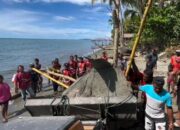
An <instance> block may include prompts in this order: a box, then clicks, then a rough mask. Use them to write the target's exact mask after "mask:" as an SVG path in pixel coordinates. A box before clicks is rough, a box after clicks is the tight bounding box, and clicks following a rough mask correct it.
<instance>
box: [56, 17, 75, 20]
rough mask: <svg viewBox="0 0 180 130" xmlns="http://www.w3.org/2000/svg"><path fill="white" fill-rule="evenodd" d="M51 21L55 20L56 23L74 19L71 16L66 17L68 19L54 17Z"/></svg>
mask: <svg viewBox="0 0 180 130" xmlns="http://www.w3.org/2000/svg"><path fill="white" fill-rule="evenodd" d="M53 19H55V20H56V21H72V20H74V19H75V18H74V17H72V16H68V17H63V16H54V17H53Z"/></svg>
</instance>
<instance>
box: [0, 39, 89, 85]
mask: <svg viewBox="0 0 180 130" xmlns="http://www.w3.org/2000/svg"><path fill="white" fill-rule="evenodd" d="M91 47H92V43H91V41H90V40H37V39H0V74H2V75H3V76H4V78H5V81H6V82H8V83H10V84H11V78H12V75H13V74H14V73H15V72H16V68H17V66H18V65H19V64H22V65H24V66H25V69H26V70H27V69H28V66H29V64H30V63H33V60H34V58H36V57H37V58H39V59H40V63H41V64H42V67H43V68H46V67H47V66H50V65H51V61H52V60H53V59H54V58H59V60H60V63H64V62H66V61H67V60H68V58H69V56H70V55H74V54H77V55H79V56H84V55H86V54H88V53H90V52H92V50H91Z"/></svg>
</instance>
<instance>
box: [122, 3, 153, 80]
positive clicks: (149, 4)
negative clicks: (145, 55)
mask: <svg viewBox="0 0 180 130" xmlns="http://www.w3.org/2000/svg"><path fill="white" fill-rule="evenodd" d="M152 2H153V0H148V2H147V6H146V8H145V11H144V14H143V18H142V20H141V24H140V27H139V31H138V33H137V36H136V39H135V41H134V46H133V49H132V52H131V56H130V61H129V64H128V67H127V70H126V73H125V76H126V77H127V76H128V73H129V70H130V68H131V65H132V61H133V59H134V55H135V52H136V48H137V46H138V44H139V40H140V37H141V34H142V32H143V29H144V25H145V22H146V17H147V14H148V12H149V10H150V8H151V5H152Z"/></svg>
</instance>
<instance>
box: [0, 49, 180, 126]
mask: <svg viewBox="0 0 180 130" xmlns="http://www.w3.org/2000/svg"><path fill="white" fill-rule="evenodd" d="M101 59H102V60H105V61H108V59H109V57H108V56H107V53H106V52H103V53H102V56H101ZM157 61H158V53H157V50H156V49H153V50H152V53H150V54H148V55H147V56H146V67H145V70H144V71H143V72H140V71H139V69H138V67H137V66H136V63H135V60H133V62H132V67H131V69H130V71H129V74H128V76H127V77H126V78H127V80H128V81H129V82H130V83H131V87H132V90H133V94H134V95H135V96H137V97H138V95H139V92H140V91H142V94H141V100H142V104H143V105H142V106H141V108H140V110H141V111H140V115H139V116H141V117H143V118H141V120H140V122H141V123H142V125H143V126H144V127H145V129H146V130H153V129H156V130H165V129H166V123H167V119H166V116H165V115H166V114H165V110H166V113H167V118H168V128H169V130H173V127H174V125H175V126H176V127H180V77H179V75H180V50H177V51H176V54H175V55H173V56H172V57H171V61H170V64H169V66H168V67H167V68H168V74H167V81H165V80H164V78H163V77H160V76H156V77H155V76H154V70H155V69H157ZM118 66H119V67H120V69H121V70H122V71H124V72H125V71H126V68H127V59H126V58H125V56H124V55H123V54H119V59H118ZM29 67H30V68H29V70H28V71H27V72H26V71H24V66H23V65H19V66H18V69H17V73H16V74H15V75H14V76H13V78H12V82H13V83H14V85H15V92H18V89H19V90H20V91H21V95H22V98H23V100H24V101H25V100H26V95H27V93H29V95H30V97H32V98H33V97H35V96H36V93H37V92H39V91H41V89H42V82H43V78H42V77H41V75H40V74H38V73H36V72H35V71H33V70H32V68H36V69H38V70H41V64H40V63H39V59H37V58H36V59H35V60H34V63H33V64H30V66H29ZM92 67H93V65H92V62H91V60H90V58H89V57H86V58H83V57H78V56H77V55H74V56H72V55H71V56H70V57H69V60H68V62H66V63H64V64H63V66H62V65H61V63H60V62H59V59H58V58H55V59H54V60H53V61H52V66H51V67H50V68H49V70H50V71H52V72H55V73H60V74H63V75H65V76H69V77H72V78H74V79H77V78H79V77H82V76H83V75H84V74H86V73H88V72H89V71H90V70H91V69H92ZM49 75H50V76H51V77H52V78H54V79H56V80H61V82H63V83H64V84H66V85H68V86H70V85H71V84H72V81H71V80H69V79H67V78H62V77H59V76H57V75H52V74H49ZM165 82H167V90H166V89H165V87H164V85H165ZM52 86H53V90H54V92H57V91H58V88H61V87H59V85H58V84H57V83H55V82H52ZM61 90H62V91H63V88H61ZM173 98H174V99H175V98H177V105H178V113H177V120H176V121H175V122H174V121H173V108H172V106H173V102H172V100H173ZM10 99H11V93H10V87H9V85H8V84H7V83H4V82H3V76H2V75H0V105H1V106H2V116H3V122H7V110H8V102H9V100H10ZM165 108H166V109H165Z"/></svg>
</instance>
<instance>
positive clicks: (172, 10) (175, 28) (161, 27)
mask: <svg viewBox="0 0 180 130" xmlns="http://www.w3.org/2000/svg"><path fill="white" fill-rule="evenodd" d="M177 9H178V8H177V7H176V6H173V5H169V6H168V7H165V8H159V7H153V8H152V9H151V11H150V13H149V16H148V18H147V22H146V26H145V29H144V31H143V35H142V37H141V43H142V44H152V45H153V44H154V45H156V46H159V47H160V48H163V47H166V46H169V45H170V44H171V43H173V42H177V41H178V42H179V39H180V12H179V11H178V10H177Z"/></svg>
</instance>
